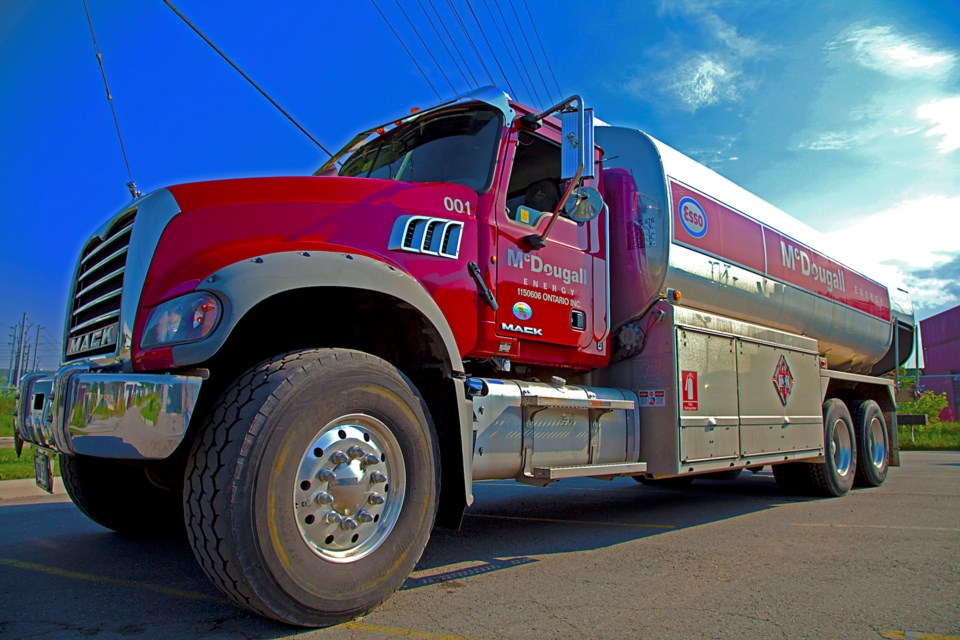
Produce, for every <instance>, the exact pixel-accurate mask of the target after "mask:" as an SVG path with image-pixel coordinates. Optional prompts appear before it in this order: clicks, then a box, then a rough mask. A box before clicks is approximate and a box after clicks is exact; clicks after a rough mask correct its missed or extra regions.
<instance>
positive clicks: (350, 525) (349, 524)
mask: <svg viewBox="0 0 960 640" xmlns="http://www.w3.org/2000/svg"><path fill="white" fill-rule="evenodd" d="M357 526H358V525H357V521H356V520H354V519H353V518H343V519H342V520H341V521H340V528H341V529H343V530H345V531H350V530H353V529H356V528H357Z"/></svg>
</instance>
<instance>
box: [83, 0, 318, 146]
mask: <svg viewBox="0 0 960 640" xmlns="http://www.w3.org/2000/svg"><path fill="white" fill-rule="evenodd" d="M84 3H86V0H84ZM163 3H164V4H165V5H167V6H168V7H170V9H171V10H172V11H173V12H174V13H175V14H177V16H178V17H179V18H180V19H181V20H183V22H184V23H186V25H187V26H188V27H190V28H191V29H193V30H194V32H196V34H197V35H198V36H200V37H201V38H202V39H203V41H204V42H206V43H207V44H208V45H210V48H211V49H213V50H214V51H216V52H217V53H218V54H220V57H221V58H223V59H224V60H225V61H226V62H227V64H229V65H230V66H231V67H233V68H234V70H235V71H236V72H237V73H239V74H240V75H241V76H243V79H244V80H246V81H247V82H249V83H250V86H252V87H253V88H254V89H256V90H257V91H259V92H260V95H262V96H263V97H264V98H266V99H267V101H269V102H270V104H272V105H273V106H274V107H276V109H277V111H279V112H280V113H282V114H283V115H284V116H286V118H287V120H289V121H290V122H292V123H293V125H294V126H295V127H296V128H297V129H300V131H301V133H303V135H305V136H307V137H308V138H310V140H311V141H312V142H313V144H315V145H317V146H318V147H320V148H321V149H323V151H324V152H325V153H326V154H327V155H328V156H330V157H331V158H332V157H333V154H332V153H330V151H329V150H328V149H327V148H326V147H325V146H323V145H322V144H320V141H319V140H317V139H316V138H314V137H313V136H312V135H310V132H309V131H307V130H306V129H304V128H303V126H302V125H301V124H300V123H299V122H297V121H296V120H295V119H294V117H293V116H292V115H290V114H289V113H287V111H286V109H284V108H283V107H281V106H280V104H279V103H278V102H277V101H276V100H274V99H273V98H271V97H270V96H269V95H268V94H267V92H266V91H264V90H263V89H261V88H260V85H258V84H257V83H256V82H254V81H253V79H252V78H251V77H250V76H248V75H247V74H246V73H244V72H243V69H241V68H240V67H238V66H237V64H236V63H235V62H234V61H233V60H231V59H230V58H228V57H227V54H225V53H224V52H223V51H221V50H220V48H219V47H217V45H215V44H213V42H212V41H211V40H210V38H208V37H207V36H205V35H204V34H203V32H202V31H200V29H199V28H197V26H196V25H195V24H193V23H192V22H190V20H188V19H187V16H185V15H183V14H182V13H180V10H179V9H177V8H176V7H175V6H173V3H172V2H170V0H163Z"/></svg>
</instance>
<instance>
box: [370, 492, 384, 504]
mask: <svg viewBox="0 0 960 640" xmlns="http://www.w3.org/2000/svg"><path fill="white" fill-rule="evenodd" d="M367 502H369V503H370V504H373V505H377V504H383V502H384V497H383V496H382V495H380V494H379V493H371V494H370V495H369V496H367Z"/></svg>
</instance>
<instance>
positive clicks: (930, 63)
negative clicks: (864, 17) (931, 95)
mask: <svg viewBox="0 0 960 640" xmlns="http://www.w3.org/2000/svg"><path fill="white" fill-rule="evenodd" d="M844 44H849V45H851V46H852V48H853V53H854V56H855V57H856V59H857V61H858V62H859V63H860V64H862V65H863V66H865V67H869V68H871V69H876V70H877V71H882V72H884V73H887V74H890V75H942V74H944V73H946V72H948V71H949V70H950V69H951V68H952V67H953V64H954V62H955V61H956V56H955V55H954V54H953V53H950V52H949V51H937V50H936V49H933V48H931V47H929V46H927V45H926V44H924V43H923V42H921V41H920V40H919V39H916V38H909V37H906V36H902V35H900V34H897V33H894V31H893V29H892V28H890V27H887V26H881V27H870V28H865V29H851V30H849V31H847V32H846V33H844V34H843V35H841V36H840V38H838V39H837V40H834V41H833V42H831V43H830V44H829V45H828V46H827V48H828V49H837V48H839V47H840V46H841V45H844Z"/></svg>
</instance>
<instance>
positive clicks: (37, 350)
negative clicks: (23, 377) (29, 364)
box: [33, 323, 40, 371]
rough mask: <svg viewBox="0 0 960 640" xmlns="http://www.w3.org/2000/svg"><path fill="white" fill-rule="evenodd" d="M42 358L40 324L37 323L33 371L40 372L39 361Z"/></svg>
mask: <svg viewBox="0 0 960 640" xmlns="http://www.w3.org/2000/svg"><path fill="white" fill-rule="evenodd" d="M39 357H40V324H39V323H37V340H36V342H34V344H33V371H39V369H38V368H37V361H38V358H39Z"/></svg>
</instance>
